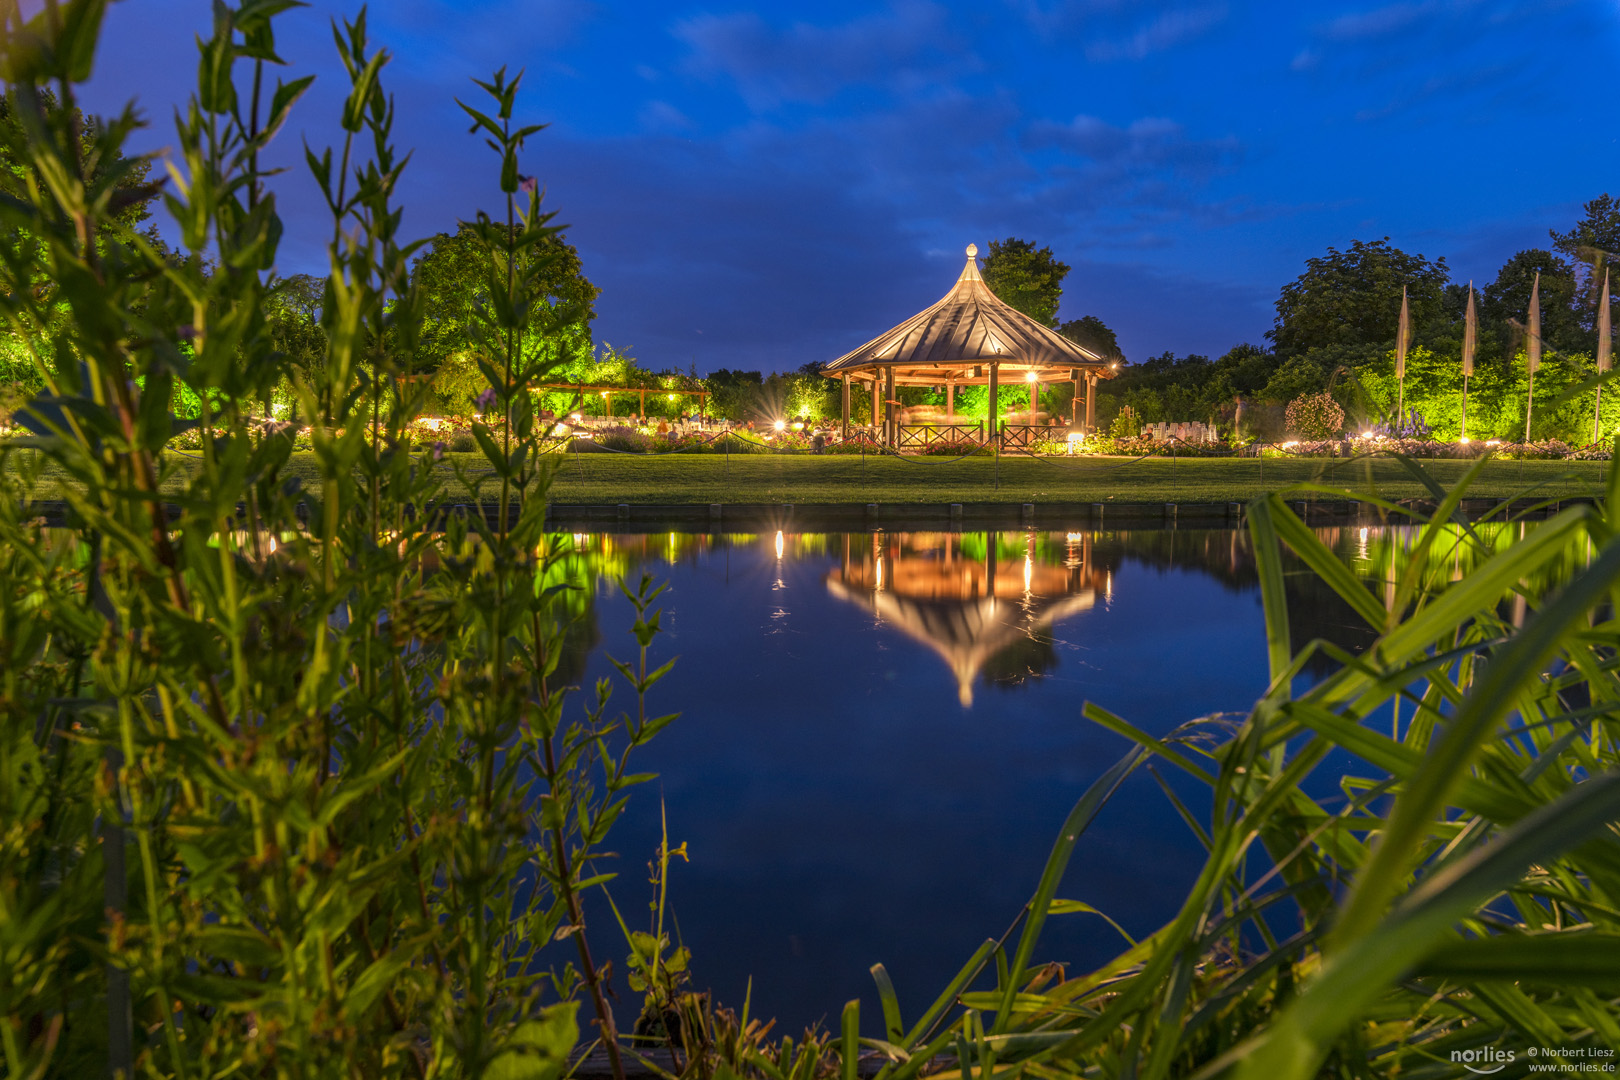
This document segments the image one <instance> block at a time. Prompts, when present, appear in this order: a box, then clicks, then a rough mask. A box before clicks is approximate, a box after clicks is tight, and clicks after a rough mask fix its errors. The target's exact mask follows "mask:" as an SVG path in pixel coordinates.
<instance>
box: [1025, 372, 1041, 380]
mask: <svg viewBox="0 0 1620 1080" xmlns="http://www.w3.org/2000/svg"><path fill="white" fill-rule="evenodd" d="M1039 378H1040V376H1039V375H1037V374H1036V373H1035V372H1033V371H1026V372H1024V381H1025V382H1034V381H1035V380H1036V379H1039Z"/></svg>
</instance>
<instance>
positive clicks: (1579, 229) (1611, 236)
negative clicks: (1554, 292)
mask: <svg viewBox="0 0 1620 1080" xmlns="http://www.w3.org/2000/svg"><path fill="white" fill-rule="evenodd" d="M1585 209H1586V214H1585V216H1584V217H1582V218H1581V220H1580V221H1577V222H1576V223H1575V227H1574V228H1573V229H1570V230H1569V231H1568V232H1563V233H1561V232H1559V231H1558V230H1556V229H1548V230H1547V233H1548V235H1549V236H1551V237H1552V242H1553V250H1554V251H1556V252H1559V253H1560V254H1562V255H1565V256H1567V257H1568V258H1569V260H1570V261H1571V262H1572V263H1574V264H1575V265H1576V266H1578V267H1580V268H1581V270H1582V273H1583V274H1584V276H1585V278H1586V280H1585V282H1584V285H1585V289H1584V290H1583V294H1584V295H1583V297H1582V305H1583V306H1584V307H1585V308H1586V311H1587V314H1588V318H1587V319H1586V320H1585V321H1586V324H1587V325H1588V326H1590V325H1592V323H1591V319H1590V313H1592V312H1593V311H1595V309H1596V302H1597V290H1598V289H1600V288H1601V287H1602V282H1603V268H1604V267H1605V266H1610V265H1612V264H1613V263H1614V262H1615V261H1616V260H1620V199H1615V198H1613V197H1612V196H1610V195H1609V194H1608V193H1607V192H1604V193H1603V194H1602V195H1599V196H1598V197H1597V198H1595V199H1593V200H1592V201H1591V202H1589V203H1587V204H1586V207H1585ZM1610 288H1611V289H1620V282H1616V281H1614V275H1613V274H1612V273H1611V275H1610Z"/></svg>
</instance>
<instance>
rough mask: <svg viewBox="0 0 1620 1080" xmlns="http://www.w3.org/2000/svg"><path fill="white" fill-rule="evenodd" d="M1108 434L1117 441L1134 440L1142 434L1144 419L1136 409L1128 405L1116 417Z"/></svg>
mask: <svg viewBox="0 0 1620 1080" xmlns="http://www.w3.org/2000/svg"><path fill="white" fill-rule="evenodd" d="M1108 434H1110V435H1112V436H1113V437H1114V438H1116V439H1134V438H1136V437H1137V436H1138V435H1140V434H1142V418H1141V417H1140V416H1138V415H1137V412H1136V410H1135V409H1133V408H1131V407H1130V406H1129V405H1126V406H1125V407H1124V408H1122V409H1120V410H1119V415H1118V416H1116V417H1114V422H1113V423H1112V424H1110V425H1108Z"/></svg>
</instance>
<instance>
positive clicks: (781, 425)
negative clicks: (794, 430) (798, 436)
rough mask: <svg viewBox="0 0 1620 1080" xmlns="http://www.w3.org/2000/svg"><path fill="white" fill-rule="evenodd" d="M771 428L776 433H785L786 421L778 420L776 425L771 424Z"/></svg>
mask: <svg viewBox="0 0 1620 1080" xmlns="http://www.w3.org/2000/svg"><path fill="white" fill-rule="evenodd" d="M771 426H772V427H773V428H775V429H776V430H777V431H786V430H787V421H786V420H778V421H777V422H776V423H774V424H772V425H771Z"/></svg>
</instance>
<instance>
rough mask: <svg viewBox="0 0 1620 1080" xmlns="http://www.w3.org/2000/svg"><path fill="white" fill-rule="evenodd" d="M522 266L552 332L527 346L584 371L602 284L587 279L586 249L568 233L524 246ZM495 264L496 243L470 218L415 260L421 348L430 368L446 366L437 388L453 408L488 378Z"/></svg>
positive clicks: (564, 371)
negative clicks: (484, 360) (481, 356)
mask: <svg viewBox="0 0 1620 1080" xmlns="http://www.w3.org/2000/svg"><path fill="white" fill-rule="evenodd" d="M504 227H505V226H500V228H504ZM515 269H516V271H517V273H518V275H519V276H520V277H523V276H527V277H528V278H529V279H530V280H531V281H532V282H533V284H534V286H535V291H536V293H537V294H538V296H539V297H540V299H539V303H540V304H541V305H543V307H544V309H545V311H544V314H545V316H546V317H545V318H544V319H542V320H540V322H539V323H537V324H536V325H537V327H539V326H541V325H542V324H543V327H544V332H540V331H539V330H538V329H537V331H536V332H535V333H533V334H531V335H530V338H531V340H528V341H525V342H524V348H525V350H526V351H529V352H534V353H536V355H540V354H544V356H545V358H546V359H547V360H549V361H551V362H553V363H554V364H555V365H556V366H555V367H554V368H553V369H552V370H554V371H555V372H557V373H558V374H561V375H566V376H567V377H569V378H576V377H577V375H576V373H575V371H574V369H576V368H580V367H584V366H588V365H591V364H592V363H594V349H593V346H592V343H591V333H590V323H591V320H593V319H594V318H596V311H595V306H594V305H595V301H596V297H597V295H598V294H599V293H600V292H601V290H600V289H598V288H597V287H596V286H595V285H592V284H591V283H590V281H588V280H587V279H586V277H585V274H584V271H583V267H582V265H581V263H580V258H579V252H578V251H577V250H576V249H575V248H574V247H573V245H571V244H569V243H567V242H566V241H564V240H563V238H562V235H561V234H560V233H557V234H548V235H547V236H546V237H544V238H543V239H542V240H541V241H539V242H538V243H536V244H534V245H533V246H532V247H528V248H525V249H523V252H522V254H521V255H520V256H519V261H518V265H517V266H516V268H515ZM490 272H491V271H490V267H489V256H488V249H487V247H486V246H484V245H482V244H480V242H479V239H478V236H477V233H476V230H475V228H474V226H473V225H471V224H469V223H466V222H463V223H462V224H461V226H460V227H459V228H458V229H457V230H456V231H455V232H454V233H439V234H438V235H437V236H435V237H434V238H433V240H432V249H431V250H430V251H429V252H428V253H427V254H426V255H423V256H422V257H421V258H419V259H417V260H416V263H415V265H414V266H413V267H412V268H411V280H412V284H413V286H414V287H415V288H416V290H417V291H418V292H419V293H420V296H421V303H422V305H423V307H424V310H425V313H426V318H425V319H424V320H423V324H422V331H421V338H420V342H419V346H418V356H419V358H420V361H421V363H422V367H423V371H424V373H427V372H436V373H438V375H439V377H438V378H435V380H434V386H435V389H436V390H438V391H439V393H440V396H441V398H444V399H445V401H444V403H445V404H446V405H447V406H449V407H451V408H460V407H462V406H464V405H465V404H466V403H465V402H464V401H462V400H461V398H462V396H464V395H462V394H461V392H460V391H461V388H463V387H464V386H475V385H482V384H481V382H480V379H481V378H482V376H481V375H479V374H478V371H477V362H476V357H477V349H476V347H475V346H476V340H477V339H476V336H475V331H476V328H477V327H478V325H479V319H478V311H479V309H480V308H481V307H482V306H483V305H484V304H485V303H486V302H487V299H488V298H487V291H488V282H489V280H490Z"/></svg>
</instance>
